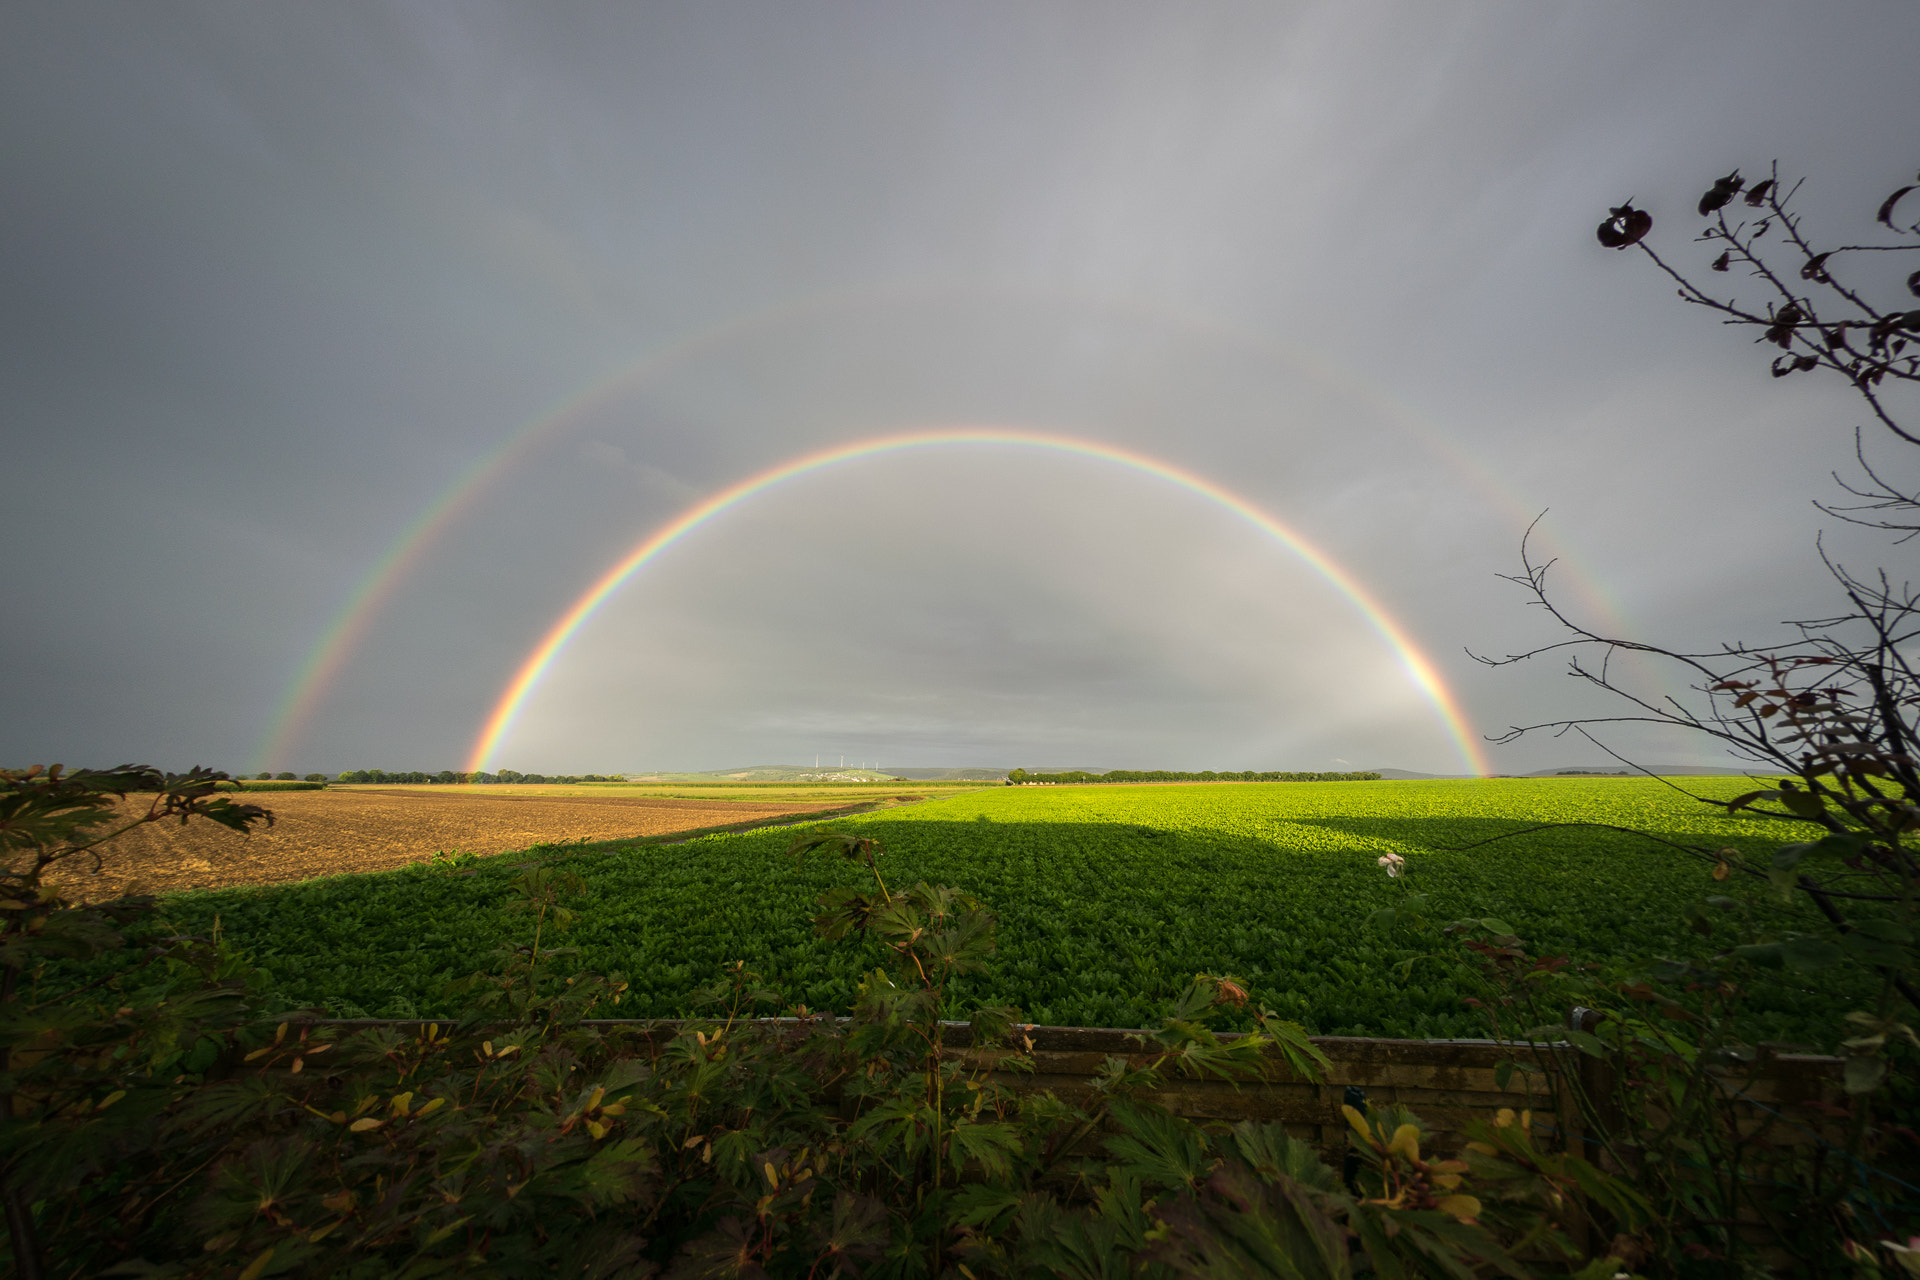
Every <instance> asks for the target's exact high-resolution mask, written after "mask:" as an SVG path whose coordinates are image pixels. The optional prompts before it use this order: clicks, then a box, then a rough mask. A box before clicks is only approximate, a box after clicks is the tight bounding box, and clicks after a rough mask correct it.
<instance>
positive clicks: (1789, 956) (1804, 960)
mask: <svg viewBox="0 0 1920 1280" xmlns="http://www.w3.org/2000/svg"><path fill="white" fill-rule="evenodd" d="M1780 957H1781V959H1783V960H1785V961H1786V962H1787V968H1789V969H1794V970H1797V971H1799V972H1801V973H1818V972H1819V971H1820V970H1822V969H1831V968H1832V967H1833V966H1834V965H1836V964H1839V963H1840V961H1842V960H1843V959H1845V958H1846V956H1845V953H1844V952H1842V951H1841V950H1840V948H1839V947H1838V946H1837V945H1836V944H1835V943H1833V942H1832V941H1831V940H1830V939H1827V938H1815V937H1811V936H1806V937H1799V938H1795V939H1793V940H1792V941H1791V942H1788V943H1787V944H1786V945H1785V946H1784V947H1782V948H1781V953H1780Z"/></svg>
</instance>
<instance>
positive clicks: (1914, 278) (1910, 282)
mask: <svg viewBox="0 0 1920 1280" xmlns="http://www.w3.org/2000/svg"><path fill="white" fill-rule="evenodd" d="M1907 292H1908V293H1910V294H1912V295H1913V296H1914V297H1916V298H1920V271H1916V272H1914V273H1913V274H1912V275H1910V276H1908V277H1907Z"/></svg>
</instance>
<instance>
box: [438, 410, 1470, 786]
mask: <svg viewBox="0 0 1920 1280" xmlns="http://www.w3.org/2000/svg"><path fill="white" fill-rule="evenodd" d="M970 444H989V445H996V444H997V445H1015V446H1025V447H1029V448H1037V449H1047V450H1051V451H1055V452H1059V453H1067V454H1075V455H1078V456H1080V457H1086V458H1097V459H1101V460H1104V461H1107V462H1112V463H1117V464H1119V465H1121V466H1123V467H1127V468H1129V469H1131V470H1134V471H1138V472H1141V473H1144V474H1146V475H1150V476H1154V477H1156V478H1158V479H1161V480H1166V481H1170V482H1172V483H1173V484H1175V485H1178V486H1179V487H1180V488H1182V489H1186V490H1188V491H1189V492H1192V493H1195V494H1198V495H1200V496H1201V497H1203V498H1206V499H1209V500H1210V501H1212V502H1214V503H1216V504H1218V505H1219V506H1221V507H1224V508H1226V509H1227V510H1228V511H1231V512H1232V513H1233V514H1235V515H1237V516H1239V517H1240V518H1241V519H1243V520H1245V521H1246V522H1247V523H1249V524H1251V525H1253V526H1254V527H1255V528H1257V529H1259V530H1260V531H1261V532H1263V533H1266V534H1268V535H1269V536H1271V537H1273V538H1274V539H1275V540H1276V541H1278V542H1280V543H1281V544H1282V545H1283V546H1285V547H1286V548H1287V549H1288V550H1289V551H1291V552H1293V553H1294V555H1296V556H1298V557H1299V558H1300V559H1301V560H1303V561H1304V562H1305V563H1306V564H1307V565H1308V567H1310V568H1311V569H1312V570H1313V571H1314V572H1315V573H1317V574H1319V575H1320V576H1321V577H1322V578H1324V579H1325V580H1326V581H1327V582H1328V583H1329V584H1331V585H1332V586H1333V587H1334V588H1335V589H1336V590H1338V591H1339V592H1340V594H1341V595H1343V596H1345V597H1346V599H1347V601H1348V603H1349V604H1351V605H1352V606H1353V607H1354V609H1355V610H1356V611H1357V612H1358V613H1359V614H1360V615H1361V617H1363V618H1364V619H1365V620H1366V621H1367V623H1368V624H1369V625H1370V626H1371V627H1372V628H1373V629H1374V631H1375V632H1376V633H1378V634H1379V636H1380V637H1381V638H1382V639H1383V640H1385V641H1386V643H1387V644H1388V646H1389V647H1390V648H1392V650H1393V651H1394V653H1395V655H1396V656H1397V657H1398V658H1399V660H1400V664H1401V666H1402V667H1403V668H1404V669H1405V671H1406V673H1407V676H1408V677H1409V678H1410V679H1411V680H1412V681H1413V683H1414V685H1415V686H1416V687H1418V688H1419V689H1420V691H1421V692H1422V693H1423V694H1424V695H1425V696H1426V698H1427V700H1428V701H1429V702H1430V703H1431V704H1432V705H1433V709H1434V711H1435V713H1436V714H1437V715H1438V717H1439V719H1440V721H1441V723H1442V725H1443V726H1444V727H1445V728H1446V731H1447V733H1448V735H1449V736H1450V737H1451V738H1452V739H1453V742H1454V745H1455V747H1456V748H1457V749H1458V750H1459V752H1460V757H1461V759H1462V760H1463V761H1464V762H1465V763H1466V765H1467V767H1468V770H1469V771H1470V772H1472V773H1475V774H1485V773H1488V772H1490V770H1489V769H1488V767H1487V762H1486V758H1485V756H1484V755H1483V754H1482V752H1481V750H1480V747H1479V744H1478V743H1477V742H1476V741H1475V740H1474V737H1473V734H1472V732H1471V731H1470V730H1469V729H1468V727H1467V724H1466V719H1465V716H1464V715H1463V714H1462V712H1461V710H1460V707H1459V705H1458V703H1457V701H1456V700H1455V698H1454V696H1453V693H1452V691H1451V690H1449V689H1448V688H1447V686H1446V683H1445V681H1443V680H1442V679H1441V678H1440V673H1439V672H1438V671H1437V670H1435V669H1434V666H1433V663H1432V662H1431V661H1429V660H1428V658H1427V656H1426V655H1425V654H1424V653H1422V652H1421V650H1420V647H1419V646H1418V645H1417V644H1415V643H1414V641H1413V639H1412V637H1411V636H1409V635H1408V634H1407V632H1406V630H1405V629H1404V628H1403V627H1401V625H1400V624H1399V623H1398V622H1397V621H1396V620H1395V619H1394V618H1393V617H1392V615H1390V614H1389V613H1388V612H1387V610H1386V608H1385V607H1384V606H1383V605H1382V604H1380V602H1379V601H1377V600H1375V599H1374V598H1373V596H1372V595H1371V594H1370V593H1369V592H1368V591H1367V590H1366V589H1365V588H1364V587H1362V586H1361V585H1360V583H1359V582H1357V581H1356V580H1355V579H1354V578H1353V576H1352V575H1351V574H1349V573H1348V572H1347V571H1346V570H1345V569H1343V568H1341V567H1340V566H1339V565H1338V564H1336V563H1335V562H1334V561H1333V560H1332V559H1331V558H1330V557H1328V556H1327V555H1326V554H1325V553H1324V552H1322V551H1321V550H1320V549H1319V548H1317V547H1315V546H1314V545H1313V544H1312V543H1310V542H1308V541H1307V540H1306V539H1305V538H1303V537H1301V536H1300V535H1299V534H1297V533H1295V532H1294V531H1293V530H1291V529H1289V528H1288V527H1287V526H1286V525H1284V524H1282V523H1280V521H1278V520H1276V519H1274V518H1273V517H1272V516H1270V515H1268V514H1266V513H1265V512H1264V511H1261V510H1260V509H1259V508H1258V507H1256V506H1254V505H1253V504H1252V503H1250V502H1248V501H1247V500H1246V499H1244V498H1241V497H1239V496H1238V495H1236V494H1234V493H1232V492H1230V491H1228V490H1226V489H1224V488H1222V487H1220V486H1219V485H1217V484H1214V483H1213V482H1211V481H1209V480H1205V479H1202V478H1201V477H1199V476H1197V475H1195V474H1193V473H1192V472H1190V471H1186V470H1183V469H1182V468H1180V467H1177V466H1175V465H1173V464H1172V463H1169V462H1163V461H1161V460H1160V459H1158V458H1151V457H1148V456H1147V455H1145V454H1142V453H1135V452H1133V451H1132V450H1128V449H1121V448H1117V447H1115V446H1113V445H1109V444H1101V443H1097V442H1095V441H1091V440H1079V439H1074V438H1072V437H1070V436H1058V435H1046V434H1042V433H1040V432H1034V431H1021V430H1013V429H1007V428H961V429H952V430H934V431H915V432H905V433H901V434H897V435H890V436H883V437H880V438H878V439H873V440H863V441H858V442H856V443H853V444H848V445H842V446H840V447H837V448H832V449H825V450H821V451H819V452H817V453H811V454H807V455H805V456H803V457H800V458H795V459H792V460H790V461H787V462H783V463H780V464H778V465H776V466H774V467H770V468H768V469H767V470H765V471H761V472H759V473H758V474H756V475H751V476H748V477H747V478H746V479H744V480H741V481H739V482H738V483H736V484H734V485H732V486H730V487H728V488H726V489H722V490H721V491H720V492H718V493H716V494H714V495H713V496H712V497H710V498H707V499H705V500H704V501H702V502H698V503H696V504H694V505H693V506H692V507H689V508H688V509H687V510H686V511H683V512H682V513H681V514H680V515H679V516H677V517H676V518H675V519H673V520H672V521H671V522H669V523H668V524H666V525H664V526H663V527H661V528H660V529H658V530H657V531H655V532H654V533H653V534H652V535H650V536H649V537H647V538H646V539H645V540H644V541H642V542H641V543H640V544H639V545H638V546H636V547H635V548H634V549H633V550H632V551H630V552H628V553H627V554H626V555H625V556H623V557H622V558H621V559H620V560H619V561H618V562H617V563H615V564H614V565H613V567H611V568H610V569H608V570H607V571H606V572H605V573H603V574H601V575H600V577H599V578H598V579H597V580H596V581H595V582H594V583H593V584H592V585H591V586H589V587H588V588H587V589H586V591H585V592H583V593H582V594H581V595H580V597H579V598H578V599H577V600H575V601H574V602H573V604H572V606H571V607H569V608H568V609H567V611H566V612H565V613H564V614H562V615H561V616H560V618H559V620H558V621H556V622H555V623H554V624H553V625H552V626H551V627H550V628H549V629H548V630H547V633H546V634H545V635H544V636H543V637H542V638H541V640H540V643H539V644H538V645H537V646H535V648H534V650H533V652H532V653H530V654H529V655H528V656H527V658H526V661H524V662H523V663H522V664H521V665H520V669H519V670H518V671H517V672H515V673H514V677H513V679H512V681H511V682H510V683H509V684H508V685H507V687H506V690H505V691H504V692H503V693H502V694H501V695H500V698H499V700H498V701H497V702H496V703H495V704H494V707H493V711H492V713H491V714H490V715H489V716H488V718H487V721H486V724H485V726H484V727H483V728H482V729H481V731H480V736H479V738H478V739H477V740H476V741H475V743H474V746H473V750H472V752H471V753H470V755H469V758H468V760H467V764H466V768H467V771H468V772H473V773H478V772H481V771H484V770H485V769H486V768H487V766H488V764H489V762H490V761H491V760H492V759H493V756H494V754H495V752H496V751H498V749H499V746H500V743H501V741H502V740H503V739H504V738H505V737H506V736H507V733H508V732H509V731H510V730H511V729H512V728H513V723H514V720H515V718H516V717H517V716H518V715H519V713H520V709H521V707H522V706H523V705H524V704H525V702H526V700H527V696H528V695H529V694H531V693H532V692H533V689H534V686H536V685H537V684H539V682H540V678H541V677H542V676H543V675H544V674H545V673H546V671H547V669H548V668H549V667H550V666H551V665H552V664H553V661H554V659H556V658H557V657H559V656H560V653H561V651H562V650H564V649H565V648H566V647H567V643H568V642H569V641H570V640H572V639H573V637H574V635H575V634H576V633H577V632H578V631H579V630H580V628H581V627H582V626H583V625H584V624H585V623H586V622H587V620H588V619H589V618H591V617H592V616H593V614H594V613H595V611H597V610H598V609H599V608H600V606H601V605H603V604H605V603H606V601H607V600H608V598H609V597H611V596H612V595H613V593H614V592H615V591H617V590H619V588H620V586H621V584H623V583H625V582H626V581H627V579H628V578H630V577H632V576H633V575H634V574H635V573H637V572H639V570H640V569H641V568H643V567H644V566H645V565H647V564H648V563H649V562H651V561H652V560H653V559H654V558H655V557H656V556H658V555H659V554H660V553H661V552H663V551H665V550H666V549H667V548H668V547H670V546H672V545H673V544H674V543H676V542H678V541H679V540H680V539H682V538H684V537H685V536H686V535H687V534H689V533H691V532H692V531H693V530H695V529H697V528H699V527H700V526H701V525H703V524H705V523H707V521H709V520H711V519H713V518H714V517H716V516H718V515H720V514H721V513H722V512H724V511H726V510H728V509H729V508H731V507H734V506H736V505H738V504H739V503H741V502H744V501H746V500H747V499H748V498H751V497H753V496H754V495H756V494H759V493H764V492H765V491H766V490H768V489H771V488H772V487H774V486H775V485H778V484H781V483H784V482H785V481H788V480H793V479H795V478H797V477H800V476H804V475H808V474H810V473H812V472H816V471H820V470H823V469H824V468H827V467H832V466H835V465H838V464H840V463H845V462H853V461H855V460H857V459H861V458H871V457H874V456H876V455H878V454H883V453H893V452H898V451H900V450H904V449H914V448H924V447H929V446H936V445H970Z"/></svg>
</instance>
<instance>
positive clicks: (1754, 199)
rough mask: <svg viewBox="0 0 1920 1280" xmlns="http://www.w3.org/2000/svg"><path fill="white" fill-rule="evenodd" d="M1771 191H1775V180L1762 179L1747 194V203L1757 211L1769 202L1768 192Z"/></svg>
mask: <svg viewBox="0 0 1920 1280" xmlns="http://www.w3.org/2000/svg"><path fill="white" fill-rule="evenodd" d="M1771 190H1773V179H1772V178H1762V179H1760V181H1758V182H1756V183H1754V184H1753V188H1752V189H1751V190H1749V191H1748V192H1747V203H1748V204H1749V205H1751V206H1752V207H1754V208H1755V209H1758V208H1759V207H1760V206H1761V205H1763V204H1765V203H1766V202H1767V192H1769V191H1771Z"/></svg>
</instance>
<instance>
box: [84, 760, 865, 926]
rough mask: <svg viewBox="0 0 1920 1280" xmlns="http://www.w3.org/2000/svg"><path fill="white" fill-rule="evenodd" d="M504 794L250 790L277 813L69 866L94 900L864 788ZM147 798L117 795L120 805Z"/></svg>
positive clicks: (645, 828)
mask: <svg viewBox="0 0 1920 1280" xmlns="http://www.w3.org/2000/svg"><path fill="white" fill-rule="evenodd" d="M562 791H563V789H561V788H552V787H548V788H542V789H541V793H540V794H532V795H527V794H522V795H514V794H500V793H499V789H498V788H488V789H487V790H486V791H479V790H478V789H467V788H453V787H421V788H418V789H407V788H354V789H337V788H328V789H327V790H325V791H274V792H268V793H264V794H262V795H260V796H258V797H257V798H256V797H249V799H254V800H255V802H257V803H259V804H262V805H264V806H266V807H267V808H269V809H271V810H272V811H273V815H274V825H273V826H272V827H271V828H261V829H258V830H255V831H254V832H253V833H252V834H251V835H245V836H243V835H240V834H238V833H236V832H232V831H228V830H226V829H225V828H223V827H219V826H216V825H214V824H213V823H210V822H195V823H191V824H189V825H187V826H185V827H181V826H177V825H175V824H172V823H157V824H154V825H151V826H146V827H141V828H138V829H136V830H134V831H130V832H128V833H127V834H126V835H124V836H122V837H120V839H118V840H116V841H114V842H113V843H112V844H110V845H108V846H107V847H106V848H105V849H104V850H103V851H102V865H101V868H100V871H99V872H98V874H93V873H92V865H91V861H90V860H87V861H86V862H85V863H84V865H76V866H74V867H73V868H72V869H71V870H69V871H68V872H67V873H66V875H65V877H64V878H66V879H68V880H70V881H72V882H73V883H74V885H75V887H76V888H78V889H80V890H81V891H82V892H83V893H85V894H86V896H88V897H89V898H93V899H95V900H99V899H101V898H106V897H111V896H114V895H116V894H119V893H123V892H125V891H126V890H127V889H128V888H129V887H131V886H134V885H140V886H143V887H145V888H146V889H149V890H152V891H157V892H174V891H178V890H182V889H214V888H222V887H226V886H231V885H252V884H279V883H284V882H287V881H293V880H309V879H312V878H314V877H316V876H332V875H341V874H345V873H349V872H364V871H390V870H393V869H394V868H396V867H403V866H406V865H407V864H409V863H413V862H419V861H421V860H423V859H426V858H430V857H432V856H433V855H434V854H435V853H436V852H443V851H444V852H448V853H451V852H454V851H456V850H459V851H464V852H468V853H478V854H492V853H504V852H506V851H508V850H512V849H526V848H529V847H532V846H535V845H543V844H562V843H567V842H569V841H576V840H623V839H645V838H650V837H657V836H663V835H672V834H674V833H677V832H683V831H699V830H703V829H708V828H712V827H719V826H729V825H735V824H740V823H751V822H755V821H764V820H767V819H777V818H781V817H786V816H791V815H804V814H809V813H819V812H822V811H825V810H839V809H843V808H845V807H846V806H848V805H850V804H858V803H861V802H862V800H863V799H867V797H860V796H821V797H777V798H775V797H768V798H764V799H762V798H760V797H755V798H754V799H752V800H724V801H723V800H706V799H683V798H676V797H671V796H611V795H605V794H598V795H596V794H591V793H588V794H561V792H562ZM145 806H146V800H145V799H144V798H142V797H139V796H132V797H129V798H128V799H126V800H125V801H123V802H122V807H123V808H124V809H127V810H128V811H130V812H132V811H137V810H140V809H144V808H145Z"/></svg>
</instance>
